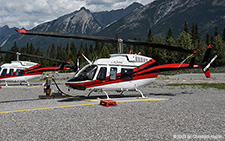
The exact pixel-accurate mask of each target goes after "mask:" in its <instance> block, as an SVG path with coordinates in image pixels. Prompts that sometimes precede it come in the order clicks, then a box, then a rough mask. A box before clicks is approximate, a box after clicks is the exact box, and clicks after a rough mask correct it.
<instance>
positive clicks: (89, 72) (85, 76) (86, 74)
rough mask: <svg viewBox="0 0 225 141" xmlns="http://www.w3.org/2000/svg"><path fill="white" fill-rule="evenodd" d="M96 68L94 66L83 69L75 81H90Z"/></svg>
mask: <svg viewBox="0 0 225 141" xmlns="http://www.w3.org/2000/svg"><path fill="white" fill-rule="evenodd" d="M97 68H98V67H97V66H96V65H91V66H88V67H87V68H85V69H84V70H82V71H81V72H80V73H79V74H78V76H77V79H78V80H81V81H82V80H92V79H93V78H94V76H95V73H96V70H97Z"/></svg>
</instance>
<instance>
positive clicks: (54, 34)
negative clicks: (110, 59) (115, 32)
mask: <svg viewBox="0 0 225 141" xmlns="http://www.w3.org/2000/svg"><path fill="white" fill-rule="evenodd" d="M16 31H17V32H19V33H21V34H27V35H39V36H50V37H62V38H74V39H84V40H93V41H103V42H104V41H105V42H118V40H117V39H115V38H109V37H101V36H91V35H84V34H72V33H58V32H45V31H32V30H25V29H17V30H16Z"/></svg>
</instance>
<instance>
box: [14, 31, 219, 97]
mask: <svg viewBox="0 0 225 141" xmlns="http://www.w3.org/2000/svg"><path fill="white" fill-rule="evenodd" d="M17 32H19V33H21V34H27V35H40V36H52V37H63V38H74V39H85V40H93V41H102V42H113V43H115V42H117V43H118V44H119V53H118V54H111V55H110V58H101V59H98V60H96V61H94V62H92V61H90V60H88V59H87V58H86V57H85V56H84V58H85V59H86V60H87V61H88V63H89V64H87V65H86V66H84V67H83V68H82V69H80V70H78V71H77V72H76V74H75V76H74V77H73V78H72V79H70V80H68V81H67V82H66V83H65V85H66V86H69V87H70V88H73V89H76V90H89V91H90V93H89V95H90V94H91V93H92V92H96V91H102V92H104V93H105V94H106V96H107V99H108V98H109V96H108V94H107V92H106V91H110V90H113V91H119V92H121V94H122V93H123V92H124V91H137V92H139V93H140V94H141V96H142V98H145V96H144V94H143V93H142V92H141V91H140V90H139V87H140V86H144V85H149V84H151V83H152V82H154V80H155V79H156V77H157V76H158V74H159V73H160V72H163V71H169V70H179V69H190V68H202V69H203V72H204V73H205V75H206V77H210V73H209V67H210V65H211V63H212V62H213V61H214V60H215V59H216V58H217V55H216V56H215V57H214V58H213V59H212V60H211V61H210V62H208V58H209V54H210V50H211V46H209V47H208V48H207V50H206V53H205V56H204V58H203V61H202V62H201V63H195V58H194V57H193V58H192V59H191V61H190V63H184V61H186V59H188V58H189V57H191V56H192V55H194V54H195V53H196V51H195V50H188V49H183V48H181V47H174V46H167V45H162V44H157V43H151V42H141V41H135V40H122V39H115V38H108V37H100V36H90V35H81V34H70V33H55V32H43V31H31V30H24V29H18V30H17ZM123 43H125V44H131V45H141V46H149V47H154V48H162V49H168V50H172V51H179V52H185V53H190V54H191V55H189V56H188V57H187V58H186V59H185V60H184V61H183V62H181V63H173V64H170V63H169V64H162V65H160V64H158V63H157V62H156V60H154V59H153V58H150V57H146V56H142V55H138V54H122V52H123ZM89 95H88V96H89Z"/></svg>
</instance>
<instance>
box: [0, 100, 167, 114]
mask: <svg viewBox="0 0 225 141" xmlns="http://www.w3.org/2000/svg"><path fill="white" fill-rule="evenodd" d="M163 100H169V99H145V100H127V101H116V102H117V103H128V102H146V101H163ZM84 101H89V102H96V101H95V100H89V99H84ZM97 104H99V102H98V103H87V104H77V105H66V106H56V107H46V108H35V109H23V110H13V111H3V112H0V114H6V113H17V112H28V111H39V110H48V109H59V108H69V107H79V106H89V105H97Z"/></svg>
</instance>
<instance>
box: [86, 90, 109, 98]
mask: <svg viewBox="0 0 225 141" xmlns="http://www.w3.org/2000/svg"><path fill="white" fill-rule="evenodd" d="M97 91H98V90H92V91H90V93H89V94H88V97H89V96H90V95H91V93H93V92H97ZM99 91H100V92H103V93H105V95H106V97H107V98H106V99H110V98H109V95H108V94H107V92H106V91H104V90H99Z"/></svg>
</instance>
